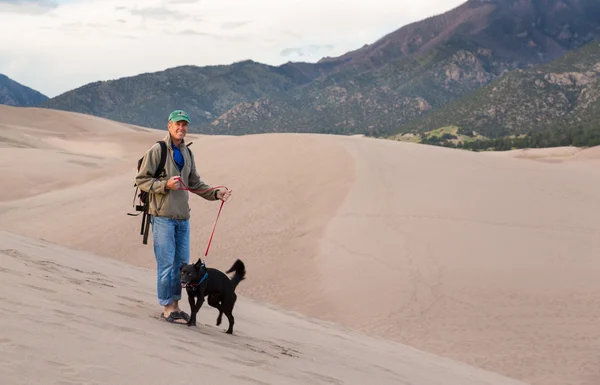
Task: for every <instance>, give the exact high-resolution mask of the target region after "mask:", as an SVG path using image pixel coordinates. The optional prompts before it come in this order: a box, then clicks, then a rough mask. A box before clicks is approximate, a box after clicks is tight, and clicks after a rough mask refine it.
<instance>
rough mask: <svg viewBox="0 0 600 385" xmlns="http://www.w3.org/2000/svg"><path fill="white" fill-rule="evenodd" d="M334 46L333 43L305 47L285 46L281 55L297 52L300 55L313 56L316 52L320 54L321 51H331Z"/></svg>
mask: <svg viewBox="0 0 600 385" xmlns="http://www.w3.org/2000/svg"><path fill="white" fill-rule="evenodd" d="M333 48H334V46H333V45H332V44H324V45H316V44H313V45H308V46H305V47H294V48H285V49H283V50H281V56H289V55H292V54H296V55H298V56H312V55H315V54H319V55H321V54H320V52H321V51H331V50H332V49H333Z"/></svg>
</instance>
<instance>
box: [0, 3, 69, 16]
mask: <svg viewBox="0 0 600 385" xmlns="http://www.w3.org/2000/svg"><path fill="white" fill-rule="evenodd" d="M56 7H58V3H57V2H56V1H54V0H0V13H3V12H6V13H21V14H29V15H42V14H45V13H48V12H50V11H52V10H53V9H55V8H56Z"/></svg>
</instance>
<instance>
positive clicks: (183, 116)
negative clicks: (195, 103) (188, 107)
mask: <svg viewBox="0 0 600 385" xmlns="http://www.w3.org/2000/svg"><path fill="white" fill-rule="evenodd" d="M169 120H172V121H174V122H178V121H180V120H185V121H186V122H188V123H191V121H190V116H189V115H188V114H187V113H186V112H185V111H182V110H175V111H173V112H171V115H169Z"/></svg>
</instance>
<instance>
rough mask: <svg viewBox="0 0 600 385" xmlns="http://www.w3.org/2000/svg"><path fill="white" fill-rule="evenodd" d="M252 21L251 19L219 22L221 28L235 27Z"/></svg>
mask: <svg viewBox="0 0 600 385" xmlns="http://www.w3.org/2000/svg"><path fill="white" fill-rule="evenodd" d="M250 23H252V22H251V21H224V22H222V23H221V28H223V29H236V28H239V27H243V26H244V25H247V24H250Z"/></svg>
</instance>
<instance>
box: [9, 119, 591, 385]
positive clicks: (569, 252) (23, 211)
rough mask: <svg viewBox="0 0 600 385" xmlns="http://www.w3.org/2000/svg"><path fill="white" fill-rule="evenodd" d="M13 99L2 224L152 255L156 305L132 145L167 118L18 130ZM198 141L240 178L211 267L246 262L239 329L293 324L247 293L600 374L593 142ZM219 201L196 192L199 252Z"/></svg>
mask: <svg viewBox="0 0 600 385" xmlns="http://www.w3.org/2000/svg"><path fill="white" fill-rule="evenodd" d="M16 111H17V110H16V109H14V108H9V107H0V148H1V149H0V167H1V168H2V171H3V172H4V175H6V176H9V177H8V178H7V179H11V178H13V179H12V180H14V181H15V183H13V184H12V185H11V187H10V188H4V189H2V191H0V229H4V230H7V231H10V232H11V233H18V234H24V235H27V236H29V237H34V238H42V239H46V240H48V241H51V242H55V243H58V244H60V245H64V246H67V247H70V248H73V249H76V250H82V251H86V252H91V253H94V254H98V255H101V256H106V257H110V258H112V259H116V260H119V261H122V262H127V263H128V264H129V265H134V266H137V267H139V268H149V269H150V273H147V272H146V273H144V274H146V275H145V276H144V277H145V278H143V279H145V280H146V282H147V288H146V290H147V291H146V292H145V293H146V294H145V295H146V297H145V298H146V299H144V301H145V303H146V305H145V306H146V307H145V309H146V310H144V311H146V312H150V309H157V308H158V307H157V306H156V305H155V303H154V302H153V299H152V284H153V276H152V273H151V272H152V271H153V270H152V269H153V268H154V266H155V262H154V257H153V254H152V244H151V242H150V243H149V244H148V245H142V243H141V237H140V236H139V224H140V222H139V218H133V217H129V216H126V212H128V211H131V209H132V197H133V192H134V189H133V187H132V182H133V177H134V175H135V164H136V161H137V158H138V157H139V156H141V155H142V154H143V151H144V150H145V149H146V148H147V147H148V146H149V145H150V144H152V143H153V142H154V141H156V140H158V139H161V138H162V136H163V135H164V131H154V130H144V129H140V128H138V127H133V126H127V125H118V124H117V123H114V122H109V121H106V120H103V119H97V118H91V117H89V118H88V117H82V116H80V115H77V116H74V117H71V116H70V115H69V114H67V113H60V114H58V113H56V112H53V111H39V110H36V109H28V110H26V111H28V112H27V113H28V114H29V113H30V114H31V115H30V116H31V118H30V119H29V120H28V121H27V125H26V126H23V125H22V124H21V125H19V120H18V119H15V118H14V116H15V114H16ZM29 111H30V112H29ZM53 113H56V115H53ZM86 119H87V120H86ZM63 120H64V121H65V122H71V123H64V124H63V123H61V122H62V121H63ZM7 122H8V123H7ZM48 122H50V123H48ZM72 122H76V123H72ZM63 127H64V130H63ZM74 127H77V129H76V128H74ZM190 140H192V141H194V144H193V145H192V149H193V150H194V153H195V157H196V162H197V165H198V167H199V169H200V172H201V175H202V177H203V178H204V179H205V180H206V181H207V182H208V183H211V184H225V185H227V186H229V187H231V188H233V189H234V195H233V197H232V199H231V201H229V202H228V203H226V205H225V207H224V209H223V212H222V214H221V218H220V220H219V225H218V227H217V233H216V235H215V238H214V240H213V244H212V246H211V249H210V254H209V256H208V264H209V265H212V266H215V267H218V268H227V267H229V265H230V264H231V262H232V261H233V259H234V258H237V257H240V258H243V259H244V260H245V261H246V263H247V265H248V271H249V279H248V280H246V281H244V283H243V284H242V285H241V286H240V288H239V291H240V293H241V294H242V295H243V296H244V300H242V301H240V303H242V305H241V306H240V310H239V313H238V314H239V316H240V317H247V318H246V320H255V321H254V322H256V323H259V322H265V319H264V318H265V317H268V322H270V324H269V326H268V327H266V328H264V329H262V326H261V327H260V328H259V327H258V326H257V325H255V326H256V328H252V329H244V328H243V321H240V326H239V328H238V327H237V326H236V328H238V330H239V331H240V333H243V334H244V335H245V336H246V337H249V336H257V335H259V334H260V333H267V330H269V329H271V328H276V329H277V328H281V329H280V330H281V333H287V331H285V330H287V329H284V326H283V325H279V318H278V317H284V316H283V315H280V313H275V312H271V313H268V314H267V313H265V314H263V313H261V312H262V311H263V310H262V309H263V307H262V306H264V305H260V306H259V305H258V304H256V303H254V302H253V301H251V300H250V299H249V298H246V297H250V298H253V299H254V300H258V301H265V302H269V303H273V304H275V305H278V306H281V307H283V308H286V309H289V310H293V311H297V312H300V313H303V314H305V315H308V316H313V317H318V318H322V319H324V320H327V321H332V322H336V323H339V324H341V325H344V326H346V327H349V328H354V329H357V330H359V331H363V332H366V333H369V334H372V335H375V336H380V337H383V338H387V339H390V340H395V341H397V342H400V343H403V344H407V345H410V346H413V347H415V348H418V349H421V350H425V351H429V352H432V353H434V354H437V355H442V356H445V357H448V358H451V359H454V360H458V361H462V362H465V363H467V364H470V365H473V366H478V367H480V368H483V369H485V370H489V371H493V372H497V373H501V374H503V375H505V376H508V377H512V378H516V379H519V380H522V381H525V382H528V383H531V384H535V385H558V384H561V385H562V384H577V385H584V384H585V385H587V384H596V383H600V370H599V369H598V365H597V348H598V343H599V342H598V341H599V340H600V331H599V329H598V328H597V327H595V326H596V324H597V320H598V318H599V317H600V306H598V305H599V304H598V302H599V300H598V299H597V298H600V296H599V295H600V280H598V279H597V276H598V273H599V272H600V262H599V261H598V259H597V250H600V237H599V236H598V235H599V234H600V223H599V222H598V221H597V215H596V213H597V212H598V209H600V207H599V206H600V200H598V196H600V178H599V177H600V175H599V174H600V169H598V167H597V163H596V162H597V159H598V156H597V154H598V152H599V151H598V149H589V150H583V151H571V152H569V151H570V150H569V151H562V152H559V153H558V155H559V156H555V155H556V154H557V153H553V154H554V155H551V157H552V158H553V160H552V162H548V161H537V160H539V159H540V157H539V156H533V157H532V156H530V155H531V153H527V157H528V158H532V159H522V158H523V155H524V154H522V152H521V153H520V154H516V153H502V154H499V153H493V154H492V153H490V154H477V153H469V152H464V151H457V150H450V149H444V148H438V147H430V146H422V145H417V144H411V143H401V142H392V141H385V140H374V139H368V138H362V137H336V136H326V135H287V134H286V135H284V134H271V135H254V136H246V137H203V136H199V135H190ZM23 143H27V146H25V145H24V144H23ZM570 154H573V155H570ZM544 156H546V157H548V156H547V154H546V155H544ZM533 159H535V160H536V161H534V160H533ZM28 164H30V165H33V166H34V167H33V168H28V167H25V165H28ZM217 210H218V203H213V202H207V201H204V200H202V199H201V198H197V199H192V234H193V241H192V250H193V254H194V258H196V257H200V256H203V255H204V251H205V248H206V243H207V241H208V238H209V236H210V231H211V229H212V225H213V223H214V219H215V216H216V214H217ZM3 242H4V241H3ZM3 248H6V247H4V246H3ZM57 263H63V262H57ZM94 263H95V262H94ZM98 263H100V262H98ZM119 266H121V265H119ZM2 267H5V266H4V264H3V265H2ZM119 269H122V268H119ZM103 274H105V275H107V276H109V277H111V274H113V273H112V272H109V273H103ZM140 274H141V273H140ZM143 279H142V278H140V280H143ZM3 281H4V280H3ZM3 281H2V282H3ZM28 283H29V282H28ZM132 285H137V283H132ZM65 290H66V289H65ZM136 295H137V294H136ZM108 300H109V299H107V301H108ZM3 306H6V305H3ZM252 306H256V308H253V307H252ZM259 308H260V309H261V310H257V309H259ZM207 313H208V312H207ZM77 314H79V313H77ZM98 314H102V312H99V313H98ZM212 314H213V313H209V314H205V315H203V317H208V318H203V319H206V320H209V321H211V322H208V321H207V322H208V323H210V324H211V325H212V317H213V315H212ZM276 314H277V315H276ZM286 317H287V316H286ZM291 319H292V318H290V321H289V322H292V321H291ZM248 322H250V321H248ZM286 322H288V321H286ZM294 322H296V321H294ZM297 322H300V321H297ZM132 325H134V326H131V327H132V328H136V326H135V323H133V324H132ZM265 325H266V324H265ZM311 325H312V324H311ZM153 327H154V326H153ZM160 327H162V326H157V328H160ZM311 327H312V326H311ZM315 327H316V326H315ZM328 327H330V328H331V329H327V330H334V329H335V330H338V332H339V330H340V329H337V328H334V327H333V326H328ZM306 329H307V330H308V329H310V327H309V326H306ZM152 330H155V333H156V334H155V335H158V334H157V333H158V330H162V329H152ZM302 330H304V329H302ZM315 330H316V329H315ZM319 330H320V331H319V333H321V334H315V336H316V337H315V338H316V339H317V340H318V339H320V338H325V337H324V335H326V334H327V333H330V332H331V333H333V332H332V331H325V329H319ZM315 333H316V331H315ZM157 338H158V337H157ZM219 338H220V337H219ZM257 338H258V337H257ZM265 338H266V337H265ZM298 338H299V339H300V340H302V339H303V338H304V337H303V336H302V335H300V334H298ZM307 338H308V337H307ZM356 338H359V337H356ZM360 338H363V337H360ZM364 338H366V337H364ZM307 341H308V340H307ZM356 341H359V340H358V339H357V340H356ZM361 343H362V342H361ZM364 344H366V345H368V346H371V345H369V344H370V343H369V344H367V343H366V342H365V343H364ZM390 346H391V345H390ZM394 346H396V345H394ZM348 349H350V348H349V347H348ZM351 349H353V350H352V354H353V353H354V352H357V354H358V352H359V350H357V349H358V348H356V347H354V348H351ZM224 354H225V353H224ZM227 354H229V355H231V354H233V353H227ZM371 354H372V353H371V351H362V353H360V354H358V355H357V357H358V356H362V357H363V358H364V357H365V356H367V355H371ZM327 355H329V353H327ZM373 357H377V356H373ZM386 357H387V356H386ZM332 359H334V358H332ZM374 360H375V361H373V363H375V362H376V360H379V358H374ZM392 362H398V361H397V359H396V361H394V360H392ZM432 362H433V361H432ZM213 364H214V363H213ZM214 365H217V364H214ZM218 365H223V366H225V365H226V364H225V363H223V362H220V363H219V364H218ZM377 365H379V366H382V365H381V364H379V363H378V364H377ZM394 365H395V364H394ZM384 367H385V366H384ZM394 368H395V366H394ZM315 370H316V369H315ZM365 370H366V369H365ZM415 370H417V368H415ZM465 370H467V369H465ZM468 370H470V369H468ZM468 370H467V371H468ZM394 372H396V373H397V371H395V370H394ZM319 373H321V374H323V375H328V374H327V371H326V370H325V371H322V372H319ZM332 373H335V371H334V370H333V369H332V371H331V372H330V374H329V375H330V376H332V377H335V375H333V374H332ZM415 373H417V372H415ZM474 373H475V372H474ZM415 375H416V376H419V375H420V374H415ZM265 376H266V375H265ZM262 378H263V379H262V381H265V382H267V383H270V382H271V381H275V382H277V381H276V379H273V378H268V377H262ZM374 378H376V377H370V382H377V381H376V380H375V379H374ZM388 379H389V378H386V377H381V382H377V383H388V382H386V381H387V380H388ZM324 381H325V380H324ZM420 381H421V380H417V381H416V382H408V383H418V384H422V383H426V382H420ZM423 381H424V380H423ZM457 381H458V382H457V383H461V384H463V383H464V384H466V383H468V382H464V381H463V382H461V381H462V380H457ZM465 381H466V380H465ZM473 381H477V380H476V377H473ZM499 381H501V380H499ZM344 383H346V382H345V381H344ZM392 383H402V382H395V381H392ZM441 383H451V382H441ZM476 383H477V382H476ZM483 383H485V382H483ZM490 383H496V382H490ZM499 383H502V382H499Z"/></svg>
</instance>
